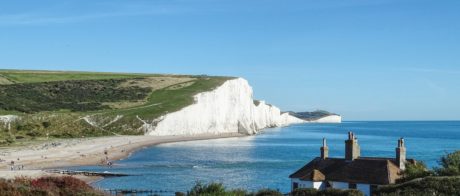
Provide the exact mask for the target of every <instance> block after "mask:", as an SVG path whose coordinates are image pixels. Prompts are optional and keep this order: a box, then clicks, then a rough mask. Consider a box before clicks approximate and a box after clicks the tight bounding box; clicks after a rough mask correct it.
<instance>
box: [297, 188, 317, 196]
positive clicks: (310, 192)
mask: <svg viewBox="0 0 460 196" xmlns="http://www.w3.org/2000/svg"><path fill="white" fill-rule="evenodd" d="M317 194H318V190H317V189H314V188H300V189H296V190H294V191H292V192H291V196H314V195H317Z"/></svg>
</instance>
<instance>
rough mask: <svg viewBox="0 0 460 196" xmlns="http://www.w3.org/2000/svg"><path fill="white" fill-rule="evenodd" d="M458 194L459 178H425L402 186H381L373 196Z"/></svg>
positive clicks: (459, 188)
mask: <svg viewBox="0 0 460 196" xmlns="http://www.w3.org/2000/svg"><path fill="white" fill-rule="evenodd" d="M458 193H460V177H425V178H423V179H420V180H412V181H409V182H405V183H402V184H396V185H388V186H382V187H380V188H378V189H377V190H376V191H375V192H374V195H379V196H380V195H381V196H398V195H417V196H419V195H420V196H425V195H426V196H428V195H430V196H432V195H446V196H447V195H458Z"/></svg>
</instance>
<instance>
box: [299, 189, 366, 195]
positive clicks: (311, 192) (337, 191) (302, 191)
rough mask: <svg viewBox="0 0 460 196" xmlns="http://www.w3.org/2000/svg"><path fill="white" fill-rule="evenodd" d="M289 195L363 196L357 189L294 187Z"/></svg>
mask: <svg viewBox="0 0 460 196" xmlns="http://www.w3.org/2000/svg"><path fill="white" fill-rule="evenodd" d="M290 195H291V196H364V194H363V193H362V192H361V191H359V190H354V189H350V190H340V189H326V190H317V189H314V188H302V189H296V190H294V191H292V192H291V194H290Z"/></svg>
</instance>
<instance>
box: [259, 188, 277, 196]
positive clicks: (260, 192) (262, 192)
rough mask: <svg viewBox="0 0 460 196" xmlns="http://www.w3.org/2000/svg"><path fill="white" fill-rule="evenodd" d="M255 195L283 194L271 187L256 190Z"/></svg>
mask: <svg viewBox="0 0 460 196" xmlns="http://www.w3.org/2000/svg"><path fill="white" fill-rule="evenodd" d="M255 196H283V194H281V193H280V192H279V191H277V190H273V189H262V190H259V191H257V193H256V194H255Z"/></svg>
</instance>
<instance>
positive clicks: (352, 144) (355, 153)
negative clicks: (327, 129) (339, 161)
mask: <svg viewBox="0 0 460 196" xmlns="http://www.w3.org/2000/svg"><path fill="white" fill-rule="evenodd" d="M359 156H361V150H360V148H359V145H358V139H357V138H356V137H355V135H354V134H353V132H348V140H345V159H346V160H349V161H353V160H355V159H357V158H358V157H359Z"/></svg>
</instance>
